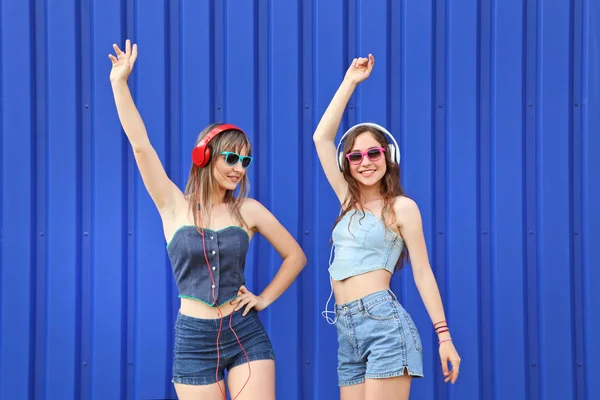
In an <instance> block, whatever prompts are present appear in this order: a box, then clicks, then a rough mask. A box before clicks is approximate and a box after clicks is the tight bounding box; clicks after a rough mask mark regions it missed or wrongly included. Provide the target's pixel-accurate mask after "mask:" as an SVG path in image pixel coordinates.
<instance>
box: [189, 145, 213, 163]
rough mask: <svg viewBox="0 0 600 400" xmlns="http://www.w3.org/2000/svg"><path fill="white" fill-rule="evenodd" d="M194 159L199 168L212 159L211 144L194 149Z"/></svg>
mask: <svg viewBox="0 0 600 400" xmlns="http://www.w3.org/2000/svg"><path fill="white" fill-rule="evenodd" d="M192 161H193V162H194V164H196V165H197V166H198V167H199V168H202V167H204V166H206V164H208V162H209V161H210V147H209V146H198V147H194V150H192Z"/></svg>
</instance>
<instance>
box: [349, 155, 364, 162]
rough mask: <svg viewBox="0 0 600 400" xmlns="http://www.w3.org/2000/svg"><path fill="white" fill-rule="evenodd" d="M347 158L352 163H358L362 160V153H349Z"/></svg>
mask: <svg viewBox="0 0 600 400" xmlns="http://www.w3.org/2000/svg"><path fill="white" fill-rule="evenodd" d="M348 160H349V161H350V162H351V163H352V164H356V163H359V162H360V161H361V160H362V154H360V153H350V154H348Z"/></svg>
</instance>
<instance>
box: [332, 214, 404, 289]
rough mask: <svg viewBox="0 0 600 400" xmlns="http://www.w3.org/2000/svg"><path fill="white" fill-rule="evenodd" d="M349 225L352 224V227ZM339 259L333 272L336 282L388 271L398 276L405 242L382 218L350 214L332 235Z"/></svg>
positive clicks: (337, 258)
mask: <svg viewBox="0 0 600 400" xmlns="http://www.w3.org/2000/svg"><path fill="white" fill-rule="evenodd" d="M348 224H350V225H349V226H348ZM331 237H332V240H333V245H334V249H335V258H334V260H333V262H332V263H331V264H330V266H329V273H330V274H331V277H332V278H333V279H335V280H344V279H346V278H349V277H351V276H355V275H360V274H364V273H366V272H370V271H374V270H377V269H382V268H385V269H386V270H388V271H389V272H390V273H392V274H393V273H394V268H395V267H396V263H397V262H398V259H399V258H400V254H401V253H402V248H403V246H404V241H403V240H402V237H400V236H398V235H397V234H396V233H395V232H394V231H392V230H391V229H390V228H389V227H387V226H386V225H385V223H384V222H383V220H382V219H381V218H380V217H377V216H376V215H374V214H372V213H370V212H362V211H360V210H355V211H349V212H347V213H346V215H344V216H343V217H342V219H341V220H340V221H339V222H338V224H337V225H336V226H335V228H334V229H333V232H332V235H331Z"/></svg>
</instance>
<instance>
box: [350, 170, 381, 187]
mask: <svg viewBox="0 0 600 400" xmlns="http://www.w3.org/2000/svg"><path fill="white" fill-rule="evenodd" d="M383 175H384V174H374V175H372V176H369V177H368V178H365V177H364V176H362V175H361V174H359V173H356V174H352V177H353V178H354V180H356V182H358V184H359V185H362V186H367V187H368V186H373V185H376V184H378V183H379V182H381V180H382V179H383Z"/></svg>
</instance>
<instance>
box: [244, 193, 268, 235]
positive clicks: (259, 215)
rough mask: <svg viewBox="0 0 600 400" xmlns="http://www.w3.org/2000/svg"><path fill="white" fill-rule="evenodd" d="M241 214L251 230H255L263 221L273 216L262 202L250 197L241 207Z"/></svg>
mask: <svg viewBox="0 0 600 400" xmlns="http://www.w3.org/2000/svg"><path fill="white" fill-rule="evenodd" d="M240 212H241V213H242V216H243V217H244V219H245V220H246V222H247V223H248V225H249V228H250V229H253V230H254V229H255V228H256V227H257V225H258V224H259V222H260V221H261V220H263V219H264V218H265V217H269V216H270V215H271V212H270V211H269V210H268V209H267V208H266V207H265V206H264V205H262V203H261V202H260V201H258V200H256V199H253V198H250V197H248V198H246V199H244V201H243V203H242V205H241V206H240Z"/></svg>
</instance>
